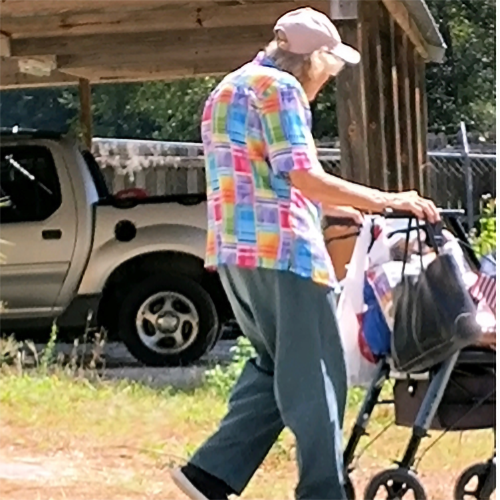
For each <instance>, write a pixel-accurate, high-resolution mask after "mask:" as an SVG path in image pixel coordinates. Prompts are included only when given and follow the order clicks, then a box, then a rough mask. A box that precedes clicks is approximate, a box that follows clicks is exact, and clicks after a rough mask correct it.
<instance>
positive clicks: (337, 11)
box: [330, 0, 359, 21]
mask: <svg viewBox="0 0 500 500" xmlns="http://www.w3.org/2000/svg"><path fill="white" fill-rule="evenodd" d="M358 3H359V0H330V17H331V18H332V19H333V20H334V21H346V20H350V19H357V18H358Z"/></svg>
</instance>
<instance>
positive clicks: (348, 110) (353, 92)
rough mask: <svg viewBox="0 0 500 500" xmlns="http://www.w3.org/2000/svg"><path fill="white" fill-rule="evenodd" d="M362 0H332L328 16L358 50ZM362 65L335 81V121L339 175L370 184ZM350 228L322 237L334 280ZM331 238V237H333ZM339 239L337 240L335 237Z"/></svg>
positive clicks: (340, 272) (341, 274)
mask: <svg viewBox="0 0 500 500" xmlns="http://www.w3.org/2000/svg"><path fill="white" fill-rule="evenodd" d="M360 3H362V0H331V1H330V5H331V17H332V19H333V22H334V23H335V25H336V26H337V28H338V30H339V33H340V36H341V38H342V40H343V41H344V42H345V43H346V44H348V45H351V46H352V47H354V48H356V49H357V50H359V51H360V52H363V49H362V44H363V37H364V36H365V33H364V30H363V26H362V23H361V20H360V19H359V16H358V9H359V5H360ZM363 72H364V68H363V64H359V65H357V66H353V67H349V66H346V67H345V68H344V69H343V70H342V72H341V73H340V74H339V76H338V77H337V78H336V81H337V122H338V128H339V139H340V149H341V151H342V154H341V158H340V174H341V177H343V178H344V179H349V180H351V181H355V182H360V183H362V184H369V182H370V175H369V170H368V165H369V159H368V147H367V141H366V100H365V90H364V77H363ZM352 233H353V229H352V228H346V227H342V226H330V227H329V228H327V229H325V231H324V236H325V240H326V241H330V243H328V244H327V249H328V253H329V254H330V258H331V261H332V264H333V267H334V269H335V274H336V275H337V279H339V280H342V279H344V278H345V275H346V265H347V264H348V263H349V262H350V260H351V256H352V252H353V250H354V244H355V243H356V238H355V237H347V236H348V235H350V234H352ZM332 238H333V239H332ZM338 238H340V239H338Z"/></svg>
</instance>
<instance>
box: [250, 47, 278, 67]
mask: <svg viewBox="0 0 500 500" xmlns="http://www.w3.org/2000/svg"><path fill="white" fill-rule="evenodd" d="M252 62H253V63H254V64H258V65H259V66H267V67H269V68H275V69H278V67H277V66H276V64H275V63H274V61H273V60H272V59H271V58H269V57H267V56H266V53H265V52H264V51H263V50H262V51H261V52H259V53H258V54H257V55H256V56H255V58H254V60H253V61H252Z"/></svg>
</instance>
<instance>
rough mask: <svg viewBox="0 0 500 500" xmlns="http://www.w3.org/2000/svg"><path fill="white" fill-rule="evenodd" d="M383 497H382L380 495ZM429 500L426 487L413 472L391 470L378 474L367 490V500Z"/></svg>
mask: <svg viewBox="0 0 500 500" xmlns="http://www.w3.org/2000/svg"><path fill="white" fill-rule="evenodd" d="M379 492H381V493H382V495H383V496H380V493H379ZM375 498H377V500H379V499H380V500H382V499H384V500H427V496H426V494H425V490H424V487H423V486H422V483H421V482H420V480H419V479H418V478H417V476H416V475H415V474H413V472H410V471H408V470H406V469H389V470H384V471H382V472H380V473H378V474H377V475H376V476H375V477H374V478H373V479H372V480H371V481H370V483H369V484H368V486H367V487H366V490H365V496H364V499H365V500H375Z"/></svg>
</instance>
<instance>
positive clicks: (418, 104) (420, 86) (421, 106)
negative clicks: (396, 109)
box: [415, 54, 429, 195]
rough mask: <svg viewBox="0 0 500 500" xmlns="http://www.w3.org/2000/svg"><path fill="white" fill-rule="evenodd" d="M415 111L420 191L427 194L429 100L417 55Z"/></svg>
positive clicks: (422, 66)
mask: <svg viewBox="0 0 500 500" xmlns="http://www.w3.org/2000/svg"><path fill="white" fill-rule="evenodd" d="M415 64H416V71H415V109H416V121H417V166H418V189H419V191H420V193H422V194H423V195H425V194H427V184H428V182H427V177H428V176H427V172H428V170H429V168H428V163H427V98H426V92H425V62H424V61H423V59H422V58H421V57H420V56H419V55H418V54H416V55H415Z"/></svg>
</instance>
